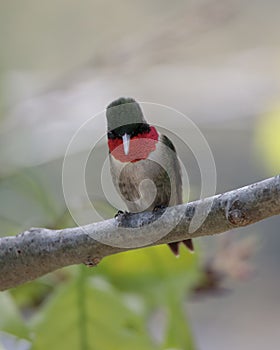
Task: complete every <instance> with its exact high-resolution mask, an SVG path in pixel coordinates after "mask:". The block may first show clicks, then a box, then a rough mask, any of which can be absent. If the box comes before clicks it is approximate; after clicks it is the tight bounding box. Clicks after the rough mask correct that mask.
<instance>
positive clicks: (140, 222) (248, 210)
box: [0, 175, 280, 290]
mask: <svg viewBox="0 0 280 350" xmlns="http://www.w3.org/2000/svg"><path fill="white" fill-rule="evenodd" d="M205 208H208V210H207V213H208V215H207V217H206V219H205V220H204V222H203V223H202V225H200V227H198V229H197V230H196V231H195V232H193V233H190V226H191V225H192V220H193V218H194V217H195V216H196V217H202V216H203V215H205ZM207 213H206V214H207ZM197 214H199V215H197ZM279 214H280V175H278V176H275V177H274V178H270V179H266V180H264V181H261V182H258V183H255V184H252V185H249V186H246V187H243V188H239V189H236V190H233V191H230V192H226V193H223V194H220V195H216V196H214V197H209V198H206V199H204V200H198V201H195V202H191V203H187V204H182V205H178V206H176V207H171V208H167V209H166V210H165V211H164V210H158V211H156V212H144V213H139V214H125V215H120V216H119V217H118V218H117V219H110V220H105V221H102V222H97V223H93V224H90V225H86V226H80V227H74V228H65V229H63V230H49V229H46V228H31V229H30V230H28V231H25V232H23V233H20V234H18V235H17V236H12V237H3V238H0V290H5V289H8V288H11V287H15V286H17V285H19V284H21V283H24V282H27V281H31V280H33V279H35V278H37V277H40V276H42V275H44V274H46V273H48V272H51V271H54V270H57V269H59V268H62V267H64V266H68V265H73V264H80V263H84V264H86V265H89V266H94V265H96V264H98V262H99V261H100V260H101V259H102V258H103V257H105V256H108V255H111V254H115V253H119V252H122V251H126V250H129V249H133V248H135V247H136V248H138V247H140V243H139V242H147V245H159V244H163V243H170V242H176V241H181V240H184V239H187V238H195V237H201V236H209V235H213V234H216V233H222V232H225V231H228V230H230V229H233V228H237V227H242V226H247V225H250V224H253V223H255V222H258V221H260V220H263V219H265V218H268V217H270V216H273V215H279ZM163 228H168V230H169V228H170V230H169V231H168V232H166V234H164V236H163V237H161V238H160V239H158V235H156V233H158V232H161V231H162V229H163ZM135 229H137V230H136V232H135ZM147 237H148V238H149V241H147ZM133 239H135V242H136V244H135V246H133V244H131V242H133ZM131 240H132V241H131ZM145 240H146V241H145ZM102 242H103V243H102ZM104 242H105V243H107V244H104ZM108 242H111V243H112V244H111V245H109V244H108ZM127 242H128V243H127Z"/></svg>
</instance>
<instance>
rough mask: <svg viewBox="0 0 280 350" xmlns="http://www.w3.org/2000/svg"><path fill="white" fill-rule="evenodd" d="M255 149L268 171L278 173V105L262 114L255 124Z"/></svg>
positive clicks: (279, 117) (279, 149)
mask: <svg viewBox="0 0 280 350" xmlns="http://www.w3.org/2000/svg"><path fill="white" fill-rule="evenodd" d="M255 149H256V151H257V153H256V154H257V158H258V161H259V160H262V161H263V163H264V165H265V167H266V168H267V170H268V172H269V173H273V174H275V175H276V174H279V173H280V106H277V107H275V108H272V109H271V110H270V111H269V112H267V113H266V114H264V115H262V116H261V118H260V119H259V122H258V123H257V126H256V137H255Z"/></svg>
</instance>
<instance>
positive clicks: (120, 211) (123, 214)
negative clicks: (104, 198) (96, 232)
mask: <svg viewBox="0 0 280 350" xmlns="http://www.w3.org/2000/svg"><path fill="white" fill-rule="evenodd" d="M127 214H129V212H128V211H126V210H125V211H122V210H118V212H117V214H116V215H115V216H114V217H115V219H118V218H120V217H121V216H125V215H127Z"/></svg>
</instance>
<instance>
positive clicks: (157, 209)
mask: <svg viewBox="0 0 280 350" xmlns="http://www.w3.org/2000/svg"><path fill="white" fill-rule="evenodd" d="M166 208H167V205H156V206H155V207H154V209H153V212H155V211H159V210H164V209H166Z"/></svg>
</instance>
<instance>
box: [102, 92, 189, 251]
mask: <svg viewBox="0 0 280 350" xmlns="http://www.w3.org/2000/svg"><path fill="white" fill-rule="evenodd" d="M106 117H107V125H108V132H107V136H108V147H109V157H110V168H111V175H112V179H113V183H114V186H115V187H116V189H117V191H118V193H119V194H120V195H121V197H122V199H123V200H124V202H125V203H126V206H127V208H128V210H129V211H130V212H134V213H135V212H142V211H148V210H149V211H152V210H155V209H156V208H161V207H167V206H173V205H176V204H181V203H182V177H181V169H180V164H179V160H178V157H177V154H176V150H175V147H174V145H173V143H172V142H171V141H170V139H169V138H168V137H167V136H165V135H162V134H160V133H159V132H158V131H157V130H156V128H155V127H154V126H151V125H149V124H148V123H147V122H146V120H145V118H144V115H143V113H142V110H141V108H140V106H139V104H138V103H137V102H136V101H135V100H134V99H132V98H123V97H122V98H119V99H117V100H115V101H113V102H112V103H110V104H109V106H108V107H107V110H106ZM182 242H183V243H184V244H185V245H186V246H187V247H188V248H189V249H190V250H193V245H192V240H191V239H187V240H184V241H182ZM179 243H180V242H174V243H169V247H170V248H171V250H172V252H173V253H174V254H175V255H178V253H179Z"/></svg>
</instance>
